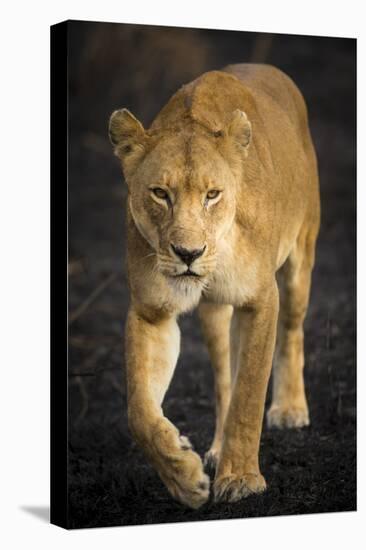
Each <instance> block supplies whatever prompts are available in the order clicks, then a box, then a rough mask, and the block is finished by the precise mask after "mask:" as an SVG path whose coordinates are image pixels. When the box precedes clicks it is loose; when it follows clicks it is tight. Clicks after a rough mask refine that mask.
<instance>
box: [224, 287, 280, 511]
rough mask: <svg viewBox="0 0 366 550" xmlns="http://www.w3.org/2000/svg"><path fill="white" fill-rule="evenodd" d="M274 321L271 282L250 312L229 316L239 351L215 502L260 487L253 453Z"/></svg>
mask: <svg viewBox="0 0 366 550" xmlns="http://www.w3.org/2000/svg"><path fill="white" fill-rule="evenodd" d="M277 317H278V289H277V285H276V283H275V282H273V284H272V285H271V287H270V288H268V290H267V291H266V292H265V294H264V295H263V296H262V297H261V300H260V302H259V301H258V303H256V304H255V305H254V306H252V307H251V309H250V310H249V309H241V310H238V309H237V310H236V311H235V318H236V323H237V327H238V329H239V334H240V345H239V347H238V359H237V373H236V376H235V381H234V386H233V393H232V397H231V402H230V407H229V411H228V415H227V418H226V424H225V431H224V440H223V446H222V450H221V455H220V460H219V464H218V468H217V473H216V478H215V483H214V492H215V499H216V500H218V501H231V502H234V501H237V500H239V499H241V498H243V497H246V496H248V495H249V494H251V493H258V492H261V491H263V490H264V489H265V487H266V483H265V480H264V478H263V476H262V475H261V473H260V470H259V462H258V453H259V444H260V436H261V431H262V421H263V413H264V402H265V397H266V391H267V385H268V379H269V375H270V371H271V365H272V357H273V350H274V346H275V338H276V325H277Z"/></svg>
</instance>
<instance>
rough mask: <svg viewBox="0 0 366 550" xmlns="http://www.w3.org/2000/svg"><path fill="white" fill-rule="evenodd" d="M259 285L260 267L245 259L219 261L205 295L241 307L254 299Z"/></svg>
mask: <svg viewBox="0 0 366 550" xmlns="http://www.w3.org/2000/svg"><path fill="white" fill-rule="evenodd" d="M257 287H258V267H257V265H256V263H254V262H248V263H246V262H245V260H244V261H243V259H242V260H239V261H236V262H235V261H228V262H225V263H219V264H218V266H217V269H216V270H215V272H214V273H213V274H212V277H211V278H210V281H209V283H208V289H207V291H205V293H204V296H205V298H206V299H207V300H208V301H212V302H215V303H218V304H231V305H233V306H235V307H241V306H243V305H245V304H247V303H248V302H249V301H251V300H252V299H253V297H254V296H255V294H256V291H257Z"/></svg>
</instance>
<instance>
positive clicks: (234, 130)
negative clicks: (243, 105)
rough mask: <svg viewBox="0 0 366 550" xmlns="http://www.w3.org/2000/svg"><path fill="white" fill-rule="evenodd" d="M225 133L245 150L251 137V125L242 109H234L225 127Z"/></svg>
mask: <svg viewBox="0 0 366 550" xmlns="http://www.w3.org/2000/svg"><path fill="white" fill-rule="evenodd" d="M227 133H228V135H229V136H231V137H232V138H233V139H234V140H235V141H236V143H237V144H238V145H239V146H240V147H242V148H243V149H244V151H245V152H247V150H248V148H249V145H250V142H251V139H252V125H251V124H250V122H249V120H248V117H247V115H246V114H245V113H244V111H240V110H239V109H236V110H235V111H234V112H233V114H232V118H231V120H230V122H229V124H228V127H227Z"/></svg>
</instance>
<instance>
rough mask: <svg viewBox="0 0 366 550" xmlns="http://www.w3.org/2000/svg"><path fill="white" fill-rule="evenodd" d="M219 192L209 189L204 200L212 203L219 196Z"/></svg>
mask: <svg viewBox="0 0 366 550" xmlns="http://www.w3.org/2000/svg"><path fill="white" fill-rule="evenodd" d="M220 193H221V191H219V190H218V189H211V191H209V192H208V193H207V195H206V199H207V200H209V201H212V200H213V199H217V197H218V196H219V195H220Z"/></svg>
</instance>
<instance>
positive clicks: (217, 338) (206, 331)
mask: <svg viewBox="0 0 366 550" xmlns="http://www.w3.org/2000/svg"><path fill="white" fill-rule="evenodd" d="M198 311H199V316H200V320H201V326H202V332H203V335H204V338H205V341H206V344H207V347H208V351H209V354H210V359H211V364H212V368H213V372H214V381H215V402H216V427H215V435H214V438H213V441H212V444H211V447H210V449H209V450H208V451H207V453H206V455H205V464H206V465H208V466H209V467H211V468H213V469H214V468H216V464H217V460H218V456H219V454H220V450H221V444H222V437H223V431H224V424H225V418H226V414H227V411H228V408H229V403H230V397H231V387H230V386H231V376H230V322H231V316H232V312H233V308H232V306H227V305H217V304H211V303H201V304H200V306H199V309H198Z"/></svg>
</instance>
